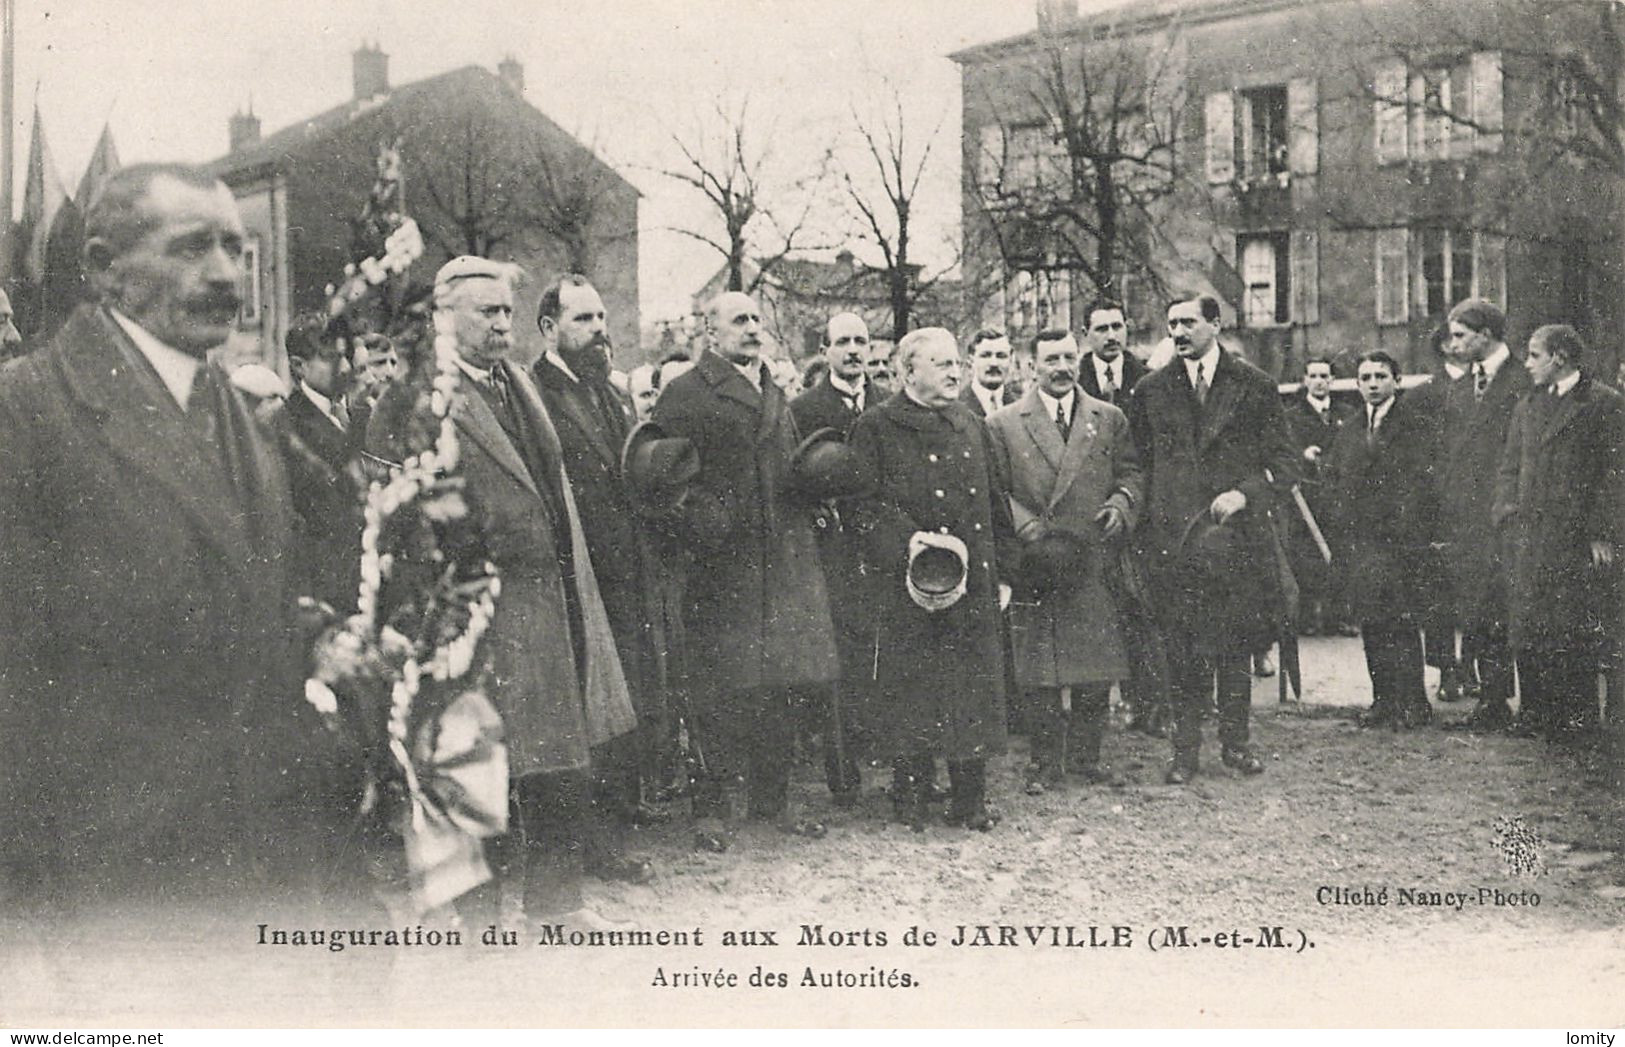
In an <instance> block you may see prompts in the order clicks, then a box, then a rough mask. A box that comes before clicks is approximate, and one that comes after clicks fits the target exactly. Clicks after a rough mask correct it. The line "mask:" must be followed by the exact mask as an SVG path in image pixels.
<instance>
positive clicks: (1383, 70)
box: [1372, 58, 1406, 164]
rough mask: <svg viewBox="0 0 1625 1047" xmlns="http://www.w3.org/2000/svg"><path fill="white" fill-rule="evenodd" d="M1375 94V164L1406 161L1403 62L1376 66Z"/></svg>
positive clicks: (1397, 60) (1394, 61)
mask: <svg viewBox="0 0 1625 1047" xmlns="http://www.w3.org/2000/svg"><path fill="white" fill-rule="evenodd" d="M1372 90H1373V91H1374V93H1375V94H1376V96H1377V98H1376V102H1375V103H1374V105H1375V109H1374V111H1373V115H1374V118H1375V124H1376V135H1377V140H1376V151H1377V163H1379V164H1400V163H1404V162H1405V90H1406V84H1405V63H1404V62H1402V61H1400V60H1399V59H1397V58H1396V59H1394V60H1392V61H1389V62H1384V63H1383V64H1382V65H1380V66H1378V67H1377V72H1376V76H1375V77H1373V80H1372Z"/></svg>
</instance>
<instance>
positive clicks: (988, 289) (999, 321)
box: [980, 262, 1006, 330]
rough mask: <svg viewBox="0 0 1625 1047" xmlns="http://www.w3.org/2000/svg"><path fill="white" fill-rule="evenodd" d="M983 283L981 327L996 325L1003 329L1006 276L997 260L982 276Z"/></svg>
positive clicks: (1004, 322) (1004, 324) (1004, 323)
mask: <svg viewBox="0 0 1625 1047" xmlns="http://www.w3.org/2000/svg"><path fill="white" fill-rule="evenodd" d="M984 280H985V283H984V284H983V285H982V286H983V288H984V291H983V294H982V301H981V303H980V304H981V315H982V326H983V327H997V328H999V329H1000V330H1003V329H1004V327H1005V326H1006V321H1005V316H1004V285H1005V280H1006V277H1005V275H1004V268H1003V267H1002V266H1000V265H999V264H998V263H997V262H995V263H993V265H992V267H991V268H990V269H988V271H987V273H986V274H985V277H984Z"/></svg>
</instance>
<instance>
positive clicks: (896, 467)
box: [851, 327, 1020, 831]
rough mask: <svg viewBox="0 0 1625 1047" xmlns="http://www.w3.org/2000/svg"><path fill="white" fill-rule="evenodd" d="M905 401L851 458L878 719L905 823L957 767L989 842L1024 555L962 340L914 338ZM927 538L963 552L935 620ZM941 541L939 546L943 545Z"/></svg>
mask: <svg viewBox="0 0 1625 1047" xmlns="http://www.w3.org/2000/svg"><path fill="white" fill-rule="evenodd" d="M897 357H898V366H899V369H900V372H901V375H902V381H903V390H902V392H901V393H899V394H898V395H896V396H894V397H892V398H891V399H890V400H888V401H886V403H884V404H883V405H881V407H880V408H879V409H877V410H874V411H870V412H867V413H866V414H864V415H863V416H862V417H860V418H859V419H858V422H857V424H856V425H855V426H854V427H853V430H852V440H851V449H852V454H853V457H854V459H855V461H856V472H857V475H858V477H859V478H860V484H861V488H862V494H861V495H859V496H858V497H857V498H856V499H854V503H853V508H852V514H851V515H852V520H851V522H852V524H853V526H854V527H855V528H856V529H857V533H858V534H859V535H860V539H859V540H860V542H861V545H862V555H863V563H864V567H865V570H866V571H868V572H870V573H871V574H873V575H874V577H875V579H876V586H875V590H874V591H875V594H876V595H875V621H876V624H877V629H878V639H877V643H876V650H875V674H876V690H875V694H874V699H875V701H876V702H877V704H878V708H877V709H875V710H874V712H873V714H872V715H870V716H868V717H866V718H865V722H866V723H868V724H870V725H872V726H873V728H874V730H875V731H876V734H877V736H878V737H877V739H876V744H877V747H879V748H881V749H882V750H883V751H886V752H889V753H890V754H891V755H892V756H893V758H894V764H893V771H894V774H893V788H894V789H895V790H896V791H897V793H898V797H899V800H900V803H899V806H900V808H901V809H902V811H903V813H904V815H905V817H906V818H907V819H908V820H910V821H911V822H913V824H914V825H915V826H916V827H922V828H923V825H924V814H925V809H926V804H927V802H928V801H929V799H930V783H931V780H932V777H933V763H934V760H935V758H936V757H938V756H941V757H944V758H946V759H947V761H948V774H949V782H950V791H951V796H950V800H949V810H948V816H949V820H950V821H952V822H956V823H959V824H964V825H966V826H968V827H970V828H973V829H977V830H981V831H986V830H988V829H990V828H992V826H993V823H994V821H995V820H996V816H995V815H994V813H993V812H992V811H991V810H990V809H989V808H988V806H987V802H986V800H987V760H988V758H989V757H991V756H995V755H997V754H999V753H1001V752H1003V751H1004V744H1005V666H1004V650H1003V644H1002V641H1001V637H1000V615H999V612H1000V605H1001V596H1002V597H1003V600H1004V601H1005V602H1007V601H1008V598H1009V587H1008V586H1007V585H1005V584H1003V582H1002V581H1001V572H1003V571H1007V570H1009V565H1010V564H1013V563H1014V561H1015V559H1016V558H1017V557H1018V556H1019V555H1020V554H1019V551H1018V549H1017V547H1016V542H1015V531H1014V528H1013V526H1012V524H1011V522H1010V509H1009V505H1008V503H1007V501H1006V500H1005V498H1004V497H1003V496H1002V494H1000V493H999V491H998V489H997V486H996V484H997V480H996V477H995V476H994V473H993V459H992V447H991V443H990V437H989V436H988V434H987V429H986V427H985V426H984V425H983V424H982V423H981V422H980V421H978V420H977V419H976V417H975V416H974V415H973V414H972V413H971V412H970V409H969V408H968V407H966V406H965V405H964V404H963V403H962V402H960V400H959V394H960V362H959V352H958V348H957V346H956V345H955V344H954V339H953V335H952V334H950V333H949V332H948V331H946V330H944V329H942V328H940V327H927V328H921V329H918V330H914V331H910V332H909V333H908V334H907V335H905V336H904V337H903V340H902V341H901V342H900V343H899V344H898V347H897ZM923 536H941V538H943V539H947V538H952V539H956V540H957V541H958V542H960V543H963V546H964V548H965V550H966V553H965V559H964V568H965V576H964V583H965V586H964V594H963V596H962V597H961V598H959V600H958V601H957V602H955V603H953V604H952V605H951V606H948V607H947V608H946V609H941V610H926V609H925V608H923V607H921V606H918V605H917V603H916V601H914V600H913V599H911V598H910V596H909V592H908V587H907V574H908V570H909V560H910V546H911V543H914V542H915V541H916V539H919V538H921V537H923ZM933 540H934V539H933Z"/></svg>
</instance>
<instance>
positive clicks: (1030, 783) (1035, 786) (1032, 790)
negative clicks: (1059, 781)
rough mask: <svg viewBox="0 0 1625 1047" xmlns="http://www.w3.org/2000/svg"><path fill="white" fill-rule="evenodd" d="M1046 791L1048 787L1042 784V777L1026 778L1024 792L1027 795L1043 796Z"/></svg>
mask: <svg viewBox="0 0 1625 1047" xmlns="http://www.w3.org/2000/svg"><path fill="white" fill-rule="evenodd" d="M1047 792H1049V787H1048V786H1047V785H1045V784H1044V780H1043V779H1042V778H1030V779H1028V780H1027V788H1026V793H1027V795H1028V796H1043V795H1044V794H1045V793H1047Z"/></svg>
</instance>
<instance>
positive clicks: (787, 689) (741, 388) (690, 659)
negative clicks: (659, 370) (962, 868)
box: [653, 291, 838, 850]
mask: <svg viewBox="0 0 1625 1047" xmlns="http://www.w3.org/2000/svg"><path fill="white" fill-rule="evenodd" d="M706 313H707V328H708V330H707V334H708V338H709V342H710V344H709V345H708V347H707V348H706V350H705V351H704V352H703V353H701V354H700V358H699V360H698V361H696V362H695V364H694V367H693V368H692V369H691V370H689V371H687V372H685V373H683V374H682V375H681V376H679V377H677V378H674V379H672V381H671V384H670V385H668V386H667V387H666V389H665V391H664V392H662V393H661V394H660V399H659V401H657V402H656V404H655V408H654V417H653V421H654V422H655V423H656V424H657V425H659V426H660V428H661V429H662V430H664V431H665V433H666V434H668V435H669V436H672V437H679V438H686V439H688V440H689V441H690V442H691V443H692V444H693V447H694V450H695V452H697V454H698V455H699V460H700V472H699V475H698V476H696V477H695V478H694V481H693V484H692V486H691V487H690V489H689V491H688V494H687V496H686V497H685V498H683V499H682V501H681V504H680V505H678V506H676V507H674V508H673V509H672V511H671V512H670V513H668V514H667V515H666V517H665V519H664V520H662V521H660V522H659V526H661V527H662V528H663V529H664V530H666V531H667V532H668V533H669V534H671V535H672V536H673V537H675V538H676V539H677V540H678V541H680V542H681V543H682V545H683V546H684V547H685V549H686V552H687V557H688V577H687V581H686V584H685V589H684V593H683V606H682V625H683V633H684V641H685V647H686V650H685V652H684V655H683V658H682V662H683V673H684V675H685V677H686V679H685V680H684V681H683V682H684V686H685V687H686V690H687V692H688V695H689V702H690V706H691V710H692V712H693V715H694V720H695V723H694V729H695V730H694V733H695V734H696V735H697V740H698V742H699V743H700V746H701V748H702V750H703V752H704V754H705V759H706V773H705V774H704V776H703V778H702V779H701V780H700V781H698V782H696V783H695V784H694V794H693V797H694V814H695V817H696V819H697V820H698V822H697V825H696V832H695V841H694V842H695V844H696V846H698V847H700V848H703V849H706V850H721V849H724V848H726V847H727V846H728V840H729V836H728V829H727V824H726V822H727V820H728V819H730V818H731V816H732V814H733V811H732V808H731V805H730V797H728V796H727V791H726V788H725V783H726V781H727V780H728V779H730V778H732V777H733V776H736V775H739V774H743V775H744V776H745V778H746V782H747V786H748V790H749V813H750V815H751V816H752V817H754V818H760V819H764V820H768V821H772V822H774V823H776V824H777V825H778V827H779V828H780V829H781V830H783V831H785V832H789V833H793V834H796V835H802V836H809V837H818V836H822V835H824V826H823V825H822V824H821V823H820V822H818V821H817V820H815V819H807V818H797V817H795V816H793V815H792V814H791V809H790V798H789V786H790V766H791V764H792V763H793V750H794V739H795V720H794V716H793V703H794V698H795V696H796V694H797V692H798V689H805V688H808V687H812V686H817V685H827V684H829V683H831V682H833V681H834V680H835V677H836V673H837V671H838V668H837V662H836V654H835V639H834V630H833V627H832V626H831V624H830V616H829V603H828V600H827V598H826V596H825V590H824V576H823V572H822V571H821V570H820V569H819V565H818V550H817V548H816V547H815V545H814V543H813V536H812V526H811V523H810V520H811V517H812V511H811V503H810V502H808V501H805V500H797V499H796V497H795V495H794V494H793V493H792V492H791V484H790V482H789V469H790V458H791V455H792V454H793V453H794V451H795V449H796V445H797V443H798V442H799V437H798V435H797V430H796V423H795V419H794V417H793V416H792V415H791V413H790V408H789V405H788V404H787V403H786V402H785V398H784V394H783V393H782V392H781V391H780V390H779V387H778V386H777V385H775V384H774V382H773V379H772V377H771V376H770V375H769V374H768V373H767V369H766V367H765V365H764V363H763V361H762V358H761V352H762V345H763V333H762V317H761V313H760V311H759V310H758V308H757V306H756V303H755V301H753V300H752V299H751V297H750V296H749V295H746V294H742V293H740V292H738V291H728V292H724V293H723V294H720V295H718V296H717V297H716V298H715V299H713V300H712V302H711V304H710V306H709V308H708V309H707V310H706Z"/></svg>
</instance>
